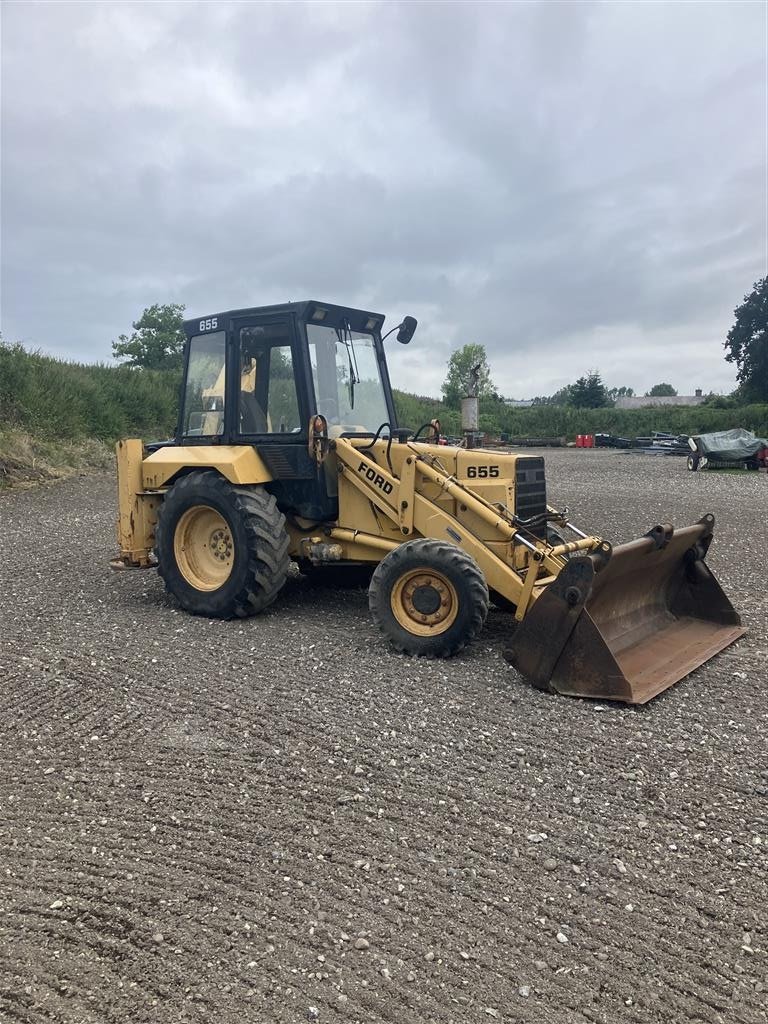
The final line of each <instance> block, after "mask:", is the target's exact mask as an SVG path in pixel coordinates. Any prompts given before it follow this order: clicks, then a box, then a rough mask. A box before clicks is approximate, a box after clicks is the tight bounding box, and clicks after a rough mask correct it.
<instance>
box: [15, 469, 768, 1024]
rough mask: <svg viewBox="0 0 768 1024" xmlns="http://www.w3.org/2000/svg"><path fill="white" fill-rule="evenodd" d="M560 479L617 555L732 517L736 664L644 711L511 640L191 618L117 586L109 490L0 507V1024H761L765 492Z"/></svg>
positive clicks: (557, 484)
mask: <svg viewBox="0 0 768 1024" xmlns="http://www.w3.org/2000/svg"><path fill="white" fill-rule="evenodd" d="M545 455H546V463H547V473H548V480H549V492H550V499H551V500H552V501H553V502H554V503H555V504H565V503H567V504H568V505H569V507H570V508H571V510H572V515H573V517H574V520H575V522H577V523H578V524H579V525H580V526H581V527H582V528H587V529H590V530H594V531H595V532H598V533H601V534H603V535H604V536H606V537H607V538H608V539H610V540H611V541H613V542H621V541H625V540H629V539H630V538H632V537H633V536H636V535H638V534H639V533H644V532H645V531H646V530H647V529H648V528H649V527H650V526H652V525H654V523H656V522H660V521H665V520H670V519H671V520H672V521H673V522H675V523H677V524H679V525H682V524H685V523H688V522H693V521H695V520H696V519H698V518H700V516H701V515H702V514H703V513H704V512H707V511H711V512H714V514H715V516H716V519H717V527H716V534H715V541H714V544H713V547H712V551H711V553H710V556H709V563H710V565H712V566H713V568H714V569H715V572H716V574H717V575H718V578H719V579H720V582H721V583H722V585H723V587H724V589H725V590H726V592H727V593H728V594H729V596H730V598H731V600H732V601H733V603H734V604H735V605H736V607H737V608H738V609H739V610H740V612H741V613H742V616H743V619H744V622H745V625H746V626H747V627H748V629H749V632H748V634H747V635H746V636H745V637H744V638H743V639H742V640H741V641H740V642H739V643H738V644H737V645H736V646H734V647H732V648H730V649H728V650H727V651H725V652H724V653H723V654H722V655H720V656H719V657H717V658H716V659H715V660H714V661H712V662H710V663H709V664H708V665H706V666H704V667H703V668H702V669H700V670H699V671H697V672H696V673H694V674H693V675H692V676H690V677H688V678H687V679H686V680H684V681H683V682H681V683H679V684H678V685H677V686H675V687H674V688H673V689H671V690H670V691H668V692H667V693H666V694H664V695H663V696H662V697H660V698H658V699H657V700H655V701H654V702H652V703H651V704H650V705H648V706H646V707H643V708H627V707H623V706H618V705H611V706H606V705H599V704H595V703H593V702H589V701H577V700H574V699H570V698H565V697H550V696H547V695H544V694H541V693H538V692H537V691H535V690H533V689H530V688H529V687H528V686H527V685H526V684H524V683H523V681H522V680H521V679H520V677H519V676H517V675H516V674H515V672H514V671H513V670H512V669H511V668H510V667H509V666H508V665H507V664H506V662H505V661H504V660H503V658H502V649H503V646H504V641H505V634H506V633H507V630H508V617H507V616H505V615H504V614H502V613H500V612H497V611H494V610H492V611H491V614H490V615H489V619H488V623H487V625H486V628H485V630H484V632H483V633H482V635H481V637H480V639H479V641H478V642H476V643H475V644H474V645H473V646H472V647H471V648H470V649H468V650H467V651H466V652H464V653H463V654H462V655H460V656H459V657H457V658H455V659H453V660H452V661H449V662H426V661H417V660H409V659H407V658H405V657H402V656H399V655H396V654H394V653H392V652H391V650H390V649H389V648H388V646H387V644H386V642H385V640H384V638H383V637H382V636H381V635H380V634H379V633H378V632H377V631H376V629H375V628H374V626H373V624H372V622H371V621H370V618H369V615H368V610H367V597H366V594H365V592H364V591H363V590H354V589H352V590H342V591H333V590H330V589H324V588H322V587H318V586H317V585H310V584H309V583H308V582H307V581H305V580H304V579H303V578H300V577H299V578H296V579H294V580H292V581H291V582H290V583H289V585H288V587H287V588H286V590H285V591H284V593H283V595H282V596H281V598H280V599H279V600H278V602H277V603H276V604H275V605H274V606H273V607H272V608H271V609H270V611H269V612H268V613H267V614H266V615H264V616H262V617H260V618H256V619H252V620H247V621H237V622H211V621H207V620H204V619H197V618H192V617H189V616H187V615H186V614H183V613H182V612H180V611H179V610H178V609H177V608H176V607H175V605H174V603H173V602H172V600H171V599H170V598H168V597H166V595H165V593H164V591H163V587H162V582H161V580H160V578H159V577H158V576H157V574H156V573H155V572H154V571H150V572H136V573H124V574H113V573H111V572H110V571H109V569H108V567H107V562H108V559H109V558H110V557H111V556H112V555H113V553H114V529H113V520H114V514H115V508H114V504H115V500H114V493H113V492H114V483H113V480H112V479H111V478H109V477H107V476H100V477H91V478H81V479H76V480H70V481H68V482H66V483H62V484H59V485H56V486H50V487H46V488H42V489H36V490H29V491H20V492H6V493H1V494H0V581H1V584H2V590H1V591H0V593H1V594H2V598H1V599H0V600H1V601H2V620H1V622H2V628H1V629H0V679H1V680H2V685H1V686H0V712H1V713H0V757H1V759H2V761H1V765H0V767H1V769H2V770H1V771H0V812H1V813H0V851H1V856H2V865H1V867H2V875H1V876H0V877H1V879H2V881H1V882H0V1019H2V1020H8V1021H29V1022H38V1021H41V1022H42V1021H56V1022H66V1024H75V1022H94V1024H111V1022H121V1024H123V1022H131V1024H134V1022H135V1024H145V1022H146V1024H150V1022H169V1024H179V1022H187V1021H189V1022H191V1021H212V1022H217V1024H218V1022H221V1024H242V1022H254V1024H261V1022H272V1021H276V1022H277V1021H281V1022H282V1021H285V1022H295V1021H306V1020H309V1021H313V1020H317V1021H321V1022H322V1021H346V1020H349V1021H392V1022H397V1024H401V1022H402V1024H408V1022H411V1021H413V1022H416V1021H420V1022H453V1021H456V1022H488V1021H493V1020H496V1021H502V1022H506V1024H513V1022H540V1024H561V1022H562V1024H581V1022H586V1021H590V1022H606V1024H615V1022H659V1024H662V1022H664V1024H670V1022H671V1024H677V1022H687V1021H696V1022H699V1021H701V1022H707V1024H709V1022H712V1024H714V1022H727V1024H731V1022H734V1024H735V1022H739V1024H741V1022H744V1024H747V1022H750V1024H751V1022H755V1024H757V1022H764V1021H768V1009H767V1007H768V801H767V800H766V797H768V701H767V700H766V693H767V684H768V668H767V667H766V656H767V655H768V621H767V620H768V615H767V614H766V613H767V611H768V596H767V595H766V562H765V558H766V551H767V550H768V528H767V527H766V512H767V510H768V480H767V479H766V477H765V475H764V474H762V473H761V474H758V473H738V474H734V473H714V472H711V473H689V472H686V469H685V463H684V460H682V459H676V458H650V457H646V456H628V455H623V454H618V453H613V452H603V451H550V452H546V453H545Z"/></svg>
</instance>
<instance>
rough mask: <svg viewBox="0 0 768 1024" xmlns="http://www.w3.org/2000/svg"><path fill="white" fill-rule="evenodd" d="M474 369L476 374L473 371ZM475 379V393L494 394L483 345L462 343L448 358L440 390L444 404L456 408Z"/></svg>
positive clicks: (481, 396)
mask: <svg viewBox="0 0 768 1024" xmlns="http://www.w3.org/2000/svg"><path fill="white" fill-rule="evenodd" d="M475 370H476V374H475V373H474V371H475ZM475 376H476V380H477V394H478V396H479V397H480V398H492V397H495V396H496V388H495V387H494V386H493V384H492V383H491V368H490V366H489V365H488V358H487V356H486V354H485V346H484V345H464V347H463V348H459V349H457V350H456V351H455V352H452V353H451V358H450V359H449V360H448V375H447V376H446V378H445V380H444V381H443V385H442V392H443V399H444V400H445V404H446V405H448V406H450V407H451V408H453V409H458V407H459V406H460V405H461V400H462V398H466V396H467V395H468V394H469V392H470V390H471V389H472V388H473V387H474V378H475Z"/></svg>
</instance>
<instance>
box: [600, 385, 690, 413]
mask: <svg viewBox="0 0 768 1024" xmlns="http://www.w3.org/2000/svg"><path fill="white" fill-rule="evenodd" d="M705 401H706V396H705V395H702V393H701V388H696V394H695V395H656V396H651V395H634V396H633V397H632V398H617V399H616V408H617V409H647V408H648V407H649V406H655V405H703V404H704V402H705Z"/></svg>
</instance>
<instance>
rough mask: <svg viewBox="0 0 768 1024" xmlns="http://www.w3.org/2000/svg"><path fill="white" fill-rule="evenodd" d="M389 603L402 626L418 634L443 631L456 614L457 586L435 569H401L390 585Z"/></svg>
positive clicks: (435, 634)
mask: <svg viewBox="0 0 768 1024" xmlns="http://www.w3.org/2000/svg"><path fill="white" fill-rule="evenodd" d="M390 603H391V605H392V613H393V615H394V616H395V618H396V619H397V621H398V622H399V623H400V625H401V626H402V627H403V629H407V630H408V632H409V633H415V634H416V635H417V636H439V635H440V634H441V633H445V632H446V631H447V630H448V629H450V628H451V626H452V625H453V623H454V622H455V620H456V616H457V615H458V614H459V596H458V594H457V593H456V588H455V587H454V585H453V584H452V583H451V581H450V580H449V579H448V577H447V576H444V575H443V574H442V573H441V572H436V571H435V570H434V569H414V570H413V571H412V572H407V573H404V574H403V575H402V576H401V577H400V579H399V580H398V581H397V583H396V584H395V586H394V587H393V589H392V595H391V598H390Z"/></svg>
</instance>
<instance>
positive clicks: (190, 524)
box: [173, 505, 235, 590]
mask: <svg viewBox="0 0 768 1024" xmlns="http://www.w3.org/2000/svg"><path fill="white" fill-rule="evenodd" d="M173 553H174V556H175V558H176V565H177V566H178V567H179V571H180V572H181V575H182V576H183V577H184V579H185V580H186V581H187V583H189V585H190V586H191V587H194V588H195V590H218V589H219V587H221V586H223V585H224V584H225V583H226V582H227V580H228V579H229V577H230V574H231V572H232V565H233V564H234V559H235V550H234V542H233V540H232V533H231V531H230V529H229V524H228V523H227V521H226V519H225V518H224V517H223V516H222V515H221V514H220V513H219V512H217V511H216V510H215V509H213V508H211V507H210V505H193V506H192V508H188V509H187V511H186V512H185V513H184V515H183V516H182V517H181V519H179V521H178V523H177V524H176V530H175V532H174V535H173Z"/></svg>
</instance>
